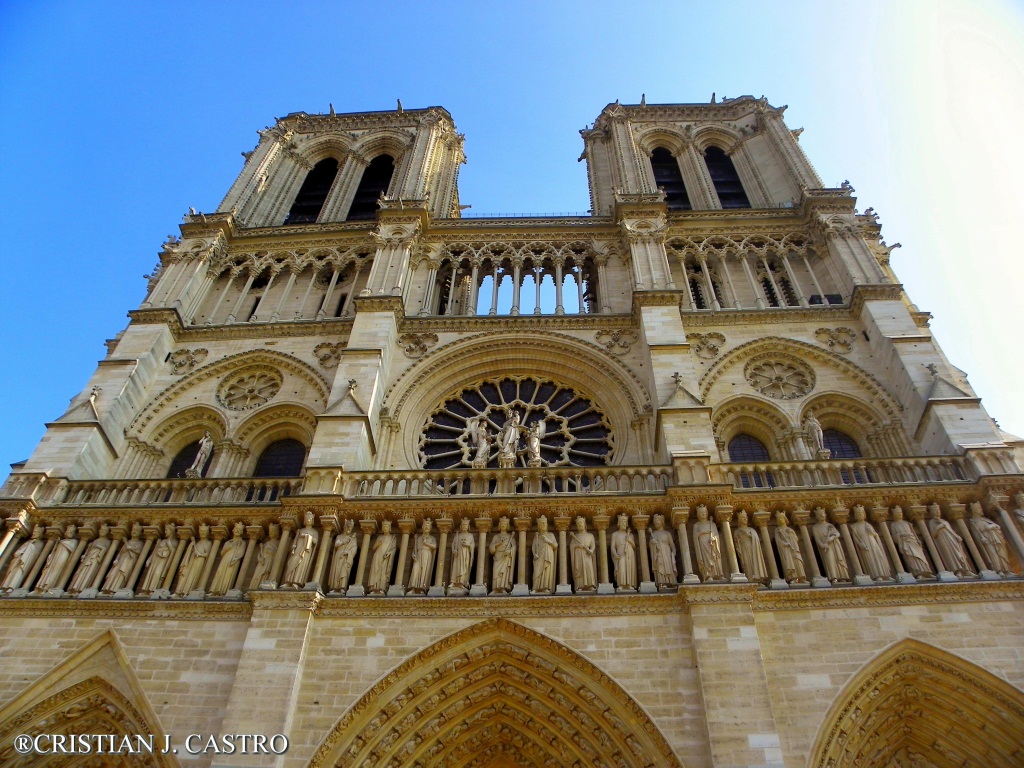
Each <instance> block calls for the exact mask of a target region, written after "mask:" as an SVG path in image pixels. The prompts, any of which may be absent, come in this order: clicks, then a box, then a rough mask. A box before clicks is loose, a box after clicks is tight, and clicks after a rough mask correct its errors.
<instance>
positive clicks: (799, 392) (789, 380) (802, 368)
mask: <svg viewBox="0 0 1024 768" xmlns="http://www.w3.org/2000/svg"><path fill="white" fill-rule="evenodd" d="M744 376H745V377H746V379H747V383H748V384H750V386H752V387H753V388H754V389H756V390H757V391H758V392H760V393H761V394H762V395H767V396H768V397H774V398H775V399H777V400H792V399H794V398H797V397H803V396H804V395H806V394H807V393H808V392H810V391H811V390H812V389H814V371H812V370H811V369H810V367H809V366H807V365H805V364H804V363H802V362H798V361H796V360H755V361H751V362H750V363H749V364H748V365H747V369H746V371H745V372H744Z"/></svg>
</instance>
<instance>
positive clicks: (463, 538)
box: [450, 517, 476, 589]
mask: <svg viewBox="0 0 1024 768" xmlns="http://www.w3.org/2000/svg"><path fill="white" fill-rule="evenodd" d="M475 551H476V541H475V540H474V538H473V534H472V533H470V532H469V518H468V517H464V518H462V520H460V521H459V530H458V531H457V532H456V534H455V536H453V537H452V575H451V582H450V583H451V586H452V587H454V588H455V589H469V587H470V580H471V571H472V568H473V553H474V552H475Z"/></svg>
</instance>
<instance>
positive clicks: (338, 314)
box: [334, 293, 348, 317]
mask: <svg viewBox="0 0 1024 768" xmlns="http://www.w3.org/2000/svg"><path fill="white" fill-rule="evenodd" d="M346 299H348V294H347V293H343V294H341V296H340V297H339V298H338V308H337V309H336V310H335V311H334V316H335V317H341V313H342V312H344V311H345V301H346Z"/></svg>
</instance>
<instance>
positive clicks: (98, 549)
mask: <svg viewBox="0 0 1024 768" xmlns="http://www.w3.org/2000/svg"><path fill="white" fill-rule="evenodd" d="M109 547H110V526H109V525H107V524H106V523H103V524H102V525H100V533H99V536H97V537H96V538H95V539H93V540H92V541H90V542H89V546H88V547H86V549H85V552H84V553H83V554H82V559H81V560H80V561H79V563H78V570H77V571H75V575H74V577H73V578H72V579H71V583H70V584H68V594H69V595H77V594H78V593H79V592H82V591H83V590H86V589H88V588H89V587H91V586H92V583H93V581H94V580H95V579H96V572H97V571H99V569H100V565H101V564H102V563H103V556H104V555H105V554H107V549H109Z"/></svg>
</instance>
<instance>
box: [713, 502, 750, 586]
mask: <svg viewBox="0 0 1024 768" xmlns="http://www.w3.org/2000/svg"><path fill="white" fill-rule="evenodd" d="M715 521H716V522H717V523H718V525H719V529H720V530H721V531H722V539H723V540H724V541H725V566H726V567H727V568H728V569H729V581H732V582H736V583H742V582H745V581H748V579H747V577H746V575H744V573H743V572H742V571H741V570H740V564H739V561H738V560H737V559H736V544H735V543H734V542H733V540H732V525H731V523H732V507H731V506H729V505H728V504H719V505H718V506H716V507H715Z"/></svg>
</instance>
